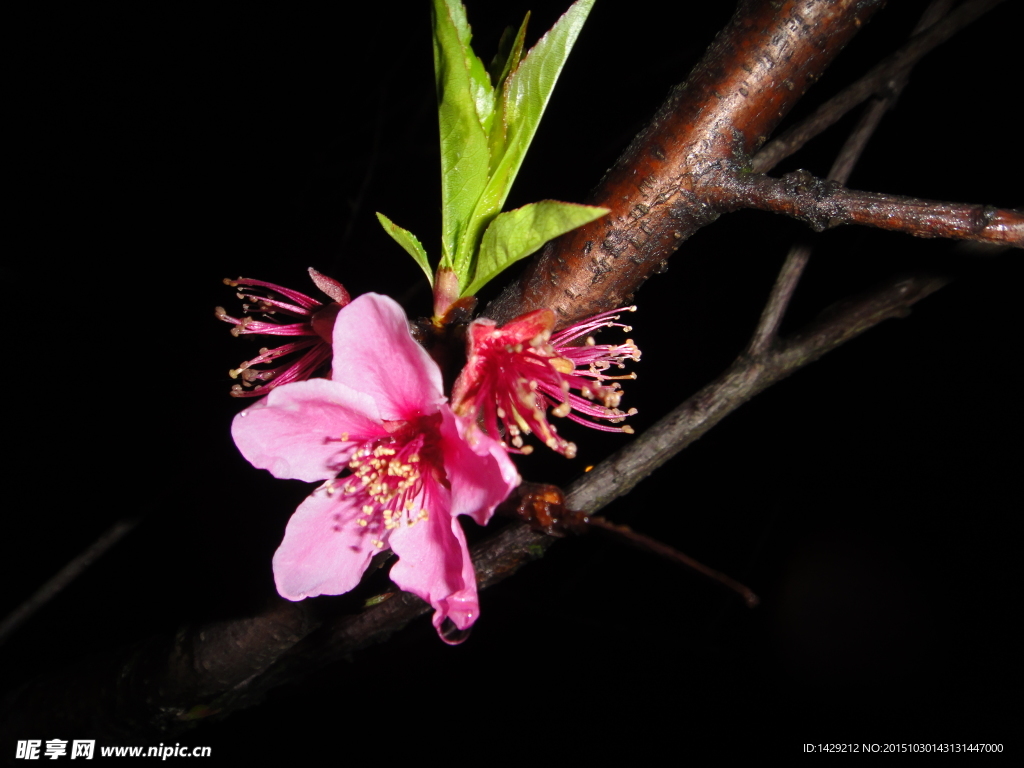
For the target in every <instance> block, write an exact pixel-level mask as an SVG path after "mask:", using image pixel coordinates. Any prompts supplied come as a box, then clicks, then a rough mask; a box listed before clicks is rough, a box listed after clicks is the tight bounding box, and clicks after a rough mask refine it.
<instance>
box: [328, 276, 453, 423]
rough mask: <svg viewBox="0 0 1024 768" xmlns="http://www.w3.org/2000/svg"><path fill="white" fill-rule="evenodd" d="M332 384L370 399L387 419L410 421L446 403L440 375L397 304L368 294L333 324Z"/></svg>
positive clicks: (350, 305)
mask: <svg viewBox="0 0 1024 768" xmlns="http://www.w3.org/2000/svg"><path fill="white" fill-rule="evenodd" d="M331 379H332V380H333V381H337V382H340V383H342V384H345V385H347V386H349V387H351V388H352V389H355V390H357V391H359V392H362V393H364V394H366V395H369V396H370V397H371V398H372V399H373V401H374V402H375V403H376V404H377V408H378V409H379V411H380V416H381V418H382V419H386V420H388V421H408V420H410V419H412V418H413V417H415V416H418V415H430V414H432V413H436V412H437V406H438V405H440V404H441V403H443V402H444V400H445V397H444V393H443V391H442V383H441V371H440V369H439V368H438V367H437V364H436V363H435V362H434V361H433V360H432V359H431V358H430V355H428V354H427V351H426V350H425V349H423V347H421V346H420V345H419V344H417V343H416V341H415V339H413V337H412V334H411V333H410V332H409V321H408V320H406V317H405V312H404V311H403V310H402V308H401V307H400V306H399V305H398V303H397V302H395V301H394V300H393V299H389V298H388V297H387V296H381V295H380V294H377V293H364V294H363V295H362V296H360V297H359V298H357V299H356V300H355V301H353V302H352V303H351V304H349V305H348V306H347V307H345V308H344V309H343V310H342V311H341V312H339V313H338V319H337V320H336V321H335V323H334V368H333V370H332V372H331Z"/></svg>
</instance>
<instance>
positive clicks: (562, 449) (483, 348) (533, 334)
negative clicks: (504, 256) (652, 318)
mask: <svg viewBox="0 0 1024 768" xmlns="http://www.w3.org/2000/svg"><path fill="white" fill-rule="evenodd" d="M634 310H636V307H623V308H622V309H616V310H612V311H611V312H604V313H602V314H600V315H595V316H594V317H591V318H588V319H586V320H583V321H581V322H579V323H577V324H575V325H572V326H570V327H568V328H566V329H565V330H562V331H559V332H558V333H553V331H554V327H555V313H554V312H552V311H551V310H550V309H538V310H535V311H533V312H527V313H526V314H525V315H521V316H520V317H517V318H515V319H514V320H511V321H509V322H508V323H506V324H505V325H503V326H500V327H499V326H498V325H497V324H496V323H495V322H494V321H493V320H490V319H488V318H479V319H477V320H474V321H473V322H472V323H470V325H469V328H468V331H467V334H466V344H467V360H466V367H465V368H464V369H463V370H462V373H461V374H460V375H459V378H458V379H456V381H455V386H454V388H453V390H452V408H453V410H454V411H455V413H456V414H458V415H459V416H463V417H465V418H466V419H468V420H469V421H470V422H471V423H473V424H474V425H475V431H476V432H477V433H480V432H482V433H483V434H485V435H488V436H490V437H492V438H499V437H500V434H501V432H500V429H499V423H500V425H503V426H504V431H505V434H506V438H507V439H508V441H509V442H510V443H511V445H506V448H507V449H508V450H509V451H513V452H519V453H529V452H530V451H532V450H533V449H532V448H531V447H530V446H528V445H525V446H524V444H523V435H529V434H531V433H532V434H536V435H537V437H538V438H539V439H540V440H541V442H543V443H544V444H545V445H547V446H548V447H549V448H552V449H554V450H556V451H558V452H559V453H561V454H563V455H564V456H567V457H568V458H573V457H574V456H575V455H576V445H575V444H574V443H571V442H569V441H568V440H566V439H565V438H563V437H562V436H561V435H559V434H558V430H557V428H556V427H555V426H554V425H553V424H552V423H551V422H550V421H549V420H548V417H547V411H548V408H549V407H550V408H551V413H552V414H553V415H555V416H558V417H568V418H569V419H570V420H571V421H575V422H578V423H580V424H583V425H585V426H588V427H590V428H592V429H597V430H601V431H603V432H626V433H630V434H631V433H632V432H633V429H632V428H631V427H629V426H628V425H624V426H611V425H612V424H619V423H621V422H622V421H623V420H625V418H626V417H627V416H632V415H633V414H634V413H636V409H630V410H629V411H621V410H619V407H618V406H619V402H620V400H621V399H622V390H621V389H619V383H618V380H620V379H635V378H636V374H632V373H631V374H626V375H615V376H613V375H610V374H609V371H610V369H612V368H619V369H621V368H623V367H625V361H626V360H639V359H640V350H639V349H637V347H636V345H635V344H634V343H633V342H632V340H630V339H626V341H625V343H624V344H612V345H609V344H601V345H599V344H597V343H596V342H595V341H594V339H593V337H591V336H590V335H589V334H590V333H592V332H594V331H596V330H597V329H599V328H602V327H611V326H617V327H620V328H622V329H623V330H624V331H627V332H628V331H630V330H632V329H631V328H630V327H629V326H628V325H624V324H622V323H618V322H615V321H616V320H618V319H619V315H617V314H615V313H616V312H632V311H634ZM582 337H586V343H585V344H583V345H579V346H575V345H574V344H575V343H577V340H578V339H580V338H582ZM608 382H610V383H608ZM571 390H577V391H579V392H580V393H581V395H577V394H574V393H573V392H571ZM594 419H597V420H598V421H594ZM471 437H472V436H471Z"/></svg>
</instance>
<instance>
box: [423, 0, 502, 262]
mask: <svg viewBox="0 0 1024 768" xmlns="http://www.w3.org/2000/svg"><path fill="white" fill-rule="evenodd" d="M433 10H434V14H433V16H434V73H435V76H436V81H437V101H438V122H439V124H440V129H441V266H452V264H453V263H454V262H453V259H454V257H455V254H456V251H457V244H458V242H459V241H460V240H461V239H462V234H463V231H464V230H465V228H466V226H467V224H468V222H469V221H470V219H471V217H472V215H473V210H474V208H475V207H476V205H477V202H478V201H479V200H480V195H481V193H482V192H483V190H484V188H485V187H486V185H487V171H488V166H489V164H490V156H489V153H488V150H487V134H488V129H486V128H485V127H484V126H485V125H487V126H490V124H491V121H492V120H493V117H494V94H493V89H492V88H491V83H490V78H489V76H488V75H487V71H486V70H485V69H484V65H483V62H481V61H480V59H479V58H477V56H476V55H475V54H474V53H473V51H472V49H471V48H470V47H469V41H470V38H471V34H470V29H469V25H468V24H467V23H466V9H465V8H463V6H462V3H461V2H459V0H434V9H433Z"/></svg>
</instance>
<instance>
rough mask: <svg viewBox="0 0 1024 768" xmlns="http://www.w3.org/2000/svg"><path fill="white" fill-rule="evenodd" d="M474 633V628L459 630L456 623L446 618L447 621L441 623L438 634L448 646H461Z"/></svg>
mask: <svg viewBox="0 0 1024 768" xmlns="http://www.w3.org/2000/svg"><path fill="white" fill-rule="evenodd" d="M472 631H473V628H472V627H466V629H459V628H458V627H457V626H455V622H454V621H452V620H451V619H449V618H445V620H444V621H442V622H441V627H440V628H439V629H438V634H440V635H441V639H442V640H444V641H445V642H446V643H448V645H461V644H462V643H464V642H466V640H467V638H469V633H470V632H472Z"/></svg>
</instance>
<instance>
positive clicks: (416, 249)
mask: <svg viewBox="0 0 1024 768" xmlns="http://www.w3.org/2000/svg"><path fill="white" fill-rule="evenodd" d="M377 221H379V222H380V225H381V226H382V227H384V231H385V232H387V233H388V234H389V235H391V237H393V238H394V239H395V242H396V243H398V244H399V245H400V246H402V247H403V248H405V252H406V253H408V254H409V255H410V256H412V258H413V260H414V261H415V262H416V263H417V264H419V265H420V269H422V270H423V274H425V275H426V276H427V282H429V283H430V287H431V288H433V287H434V273H433V271H431V269H430V260H429V259H428V258H427V251H426V249H425V248H424V247H423V244H422V243H421V242H420V241H419V238H417V237H416V235H414V234H413V233H412V232H410V231H409V230H408V229H402V228H401V227H400V226H398V225H397V224H395V222H393V221H392V220H391V219H389V218H388V217H387V216H385V215H384V214H383V213H378V214H377Z"/></svg>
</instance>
